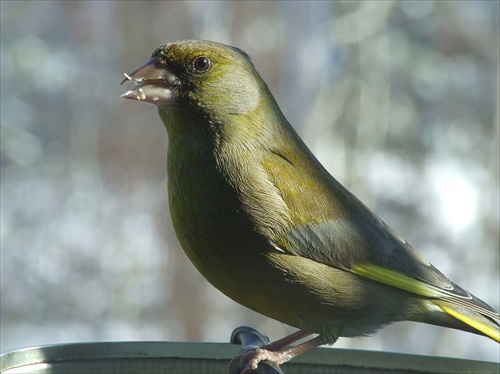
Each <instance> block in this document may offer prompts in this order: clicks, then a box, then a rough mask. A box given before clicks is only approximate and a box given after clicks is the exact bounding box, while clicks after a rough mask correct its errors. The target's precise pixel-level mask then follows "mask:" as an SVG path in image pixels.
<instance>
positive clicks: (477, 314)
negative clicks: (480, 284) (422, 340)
mask: <svg viewBox="0 0 500 374" xmlns="http://www.w3.org/2000/svg"><path fill="white" fill-rule="evenodd" d="M469 295H470V294H469ZM470 296H471V299H469V300H464V299H461V298H457V299H435V300H432V301H431V303H432V304H434V305H435V306H437V307H438V308H439V311H440V312H439V313H433V316H432V317H431V318H430V319H429V320H426V321H425V322H426V323H431V324H434V325H440V326H445V327H451V328H454V329H458V330H463V331H468V332H472V333H474V334H478V335H484V336H487V337H489V338H491V339H493V340H494V341H496V342H498V343H500V324H499V318H500V317H499V314H498V313H497V312H495V311H494V310H493V308H491V307H490V306H489V305H487V304H486V303H484V302H483V301H481V300H479V299H478V298H476V297H474V296H472V295H470ZM443 312H444V313H443Z"/></svg>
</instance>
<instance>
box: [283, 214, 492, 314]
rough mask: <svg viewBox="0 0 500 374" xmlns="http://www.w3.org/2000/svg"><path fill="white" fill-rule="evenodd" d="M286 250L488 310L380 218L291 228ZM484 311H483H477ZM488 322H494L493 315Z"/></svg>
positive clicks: (398, 286)
mask: <svg viewBox="0 0 500 374" xmlns="http://www.w3.org/2000/svg"><path fill="white" fill-rule="evenodd" d="M286 239H287V242H288V243H289V245H288V246H287V247H288V248H286V249H285V250H286V251H288V252H289V253H292V254H294V255H298V256H303V257H306V258H309V259H311V260H314V261H317V262H321V263H324V264H327V265H330V266H334V267H337V268H341V269H344V270H346V271H350V272H352V273H355V274H358V275H360V276H362V277H365V278H368V279H371V280H374V281H377V282H381V283H384V284H387V285H390V286H393V287H397V288H400V289H403V290H406V291H409V292H412V293H414V294H417V295H420V296H424V297H429V298H436V299H445V300H446V299H448V300H453V301H454V302H458V303H464V304H466V305H467V306H468V307H470V305H469V303H472V304H475V305H477V306H479V307H481V308H485V309H487V310H490V311H492V309H491V307H490V306H488V305H487V304H485V303H484V302H482V301H481V300H479V299H477V298H476V297H474V296H473V295H471V294H469V293H468V292H467V291H465V290H463V289H462V288H460V287H459V286H457V285H456V284H454V283H453V282H451V281H450V280H449V279H448V278H446V277H445V276H444V275H443V274H442V273H441V272H440V271H439V270H437V269H436V268H435V267H434V266H432V264H431V263H429V262H428V261H427V260H426V259H425V258H424V257H423V256H421V255H420V254H419V253H418V252H417V251H416V250H415V249H413V247H411V246H410V245H409V244H408V243H407V242H406V241H405V240H404V239H403V238H401V237H400V236H398V235H397V234H396V233H395V232H394V231H393V230H391V229H390V228H389V227H388V226H387V225H385V224H384V223H383V222H382V221H381V220H375V221H373V222H370V223H368V222H365V221H355V220H330V221H325V222H321V223H318V224H313V225H303V226H299V227H294V228H292V229H291V230H289V232H288V233H287V234H286ZM481 312H482V313H484V310H482V309H481ZM491 318H498V316H497V315H496V313H492V315H491Z"/></svg>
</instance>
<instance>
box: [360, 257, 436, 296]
mask: <svg viewBox="0 0 500 374" xmlns="http://www.w3.org/2000/svg"><path fill="white" fill-rule="evenodd" d="M351 272H352V273H354V274H357V275H360V276H362V277H365V278H368V279H371V280H374V281H377V282H380V283H384V284H387V285H389V286H393V287H397V288H400V289H402V290H405V291H409V292H412V293H414V294H417V295H421V296H426V297H434V298H439V297H443V293H441V292H439V291H438V290H436V289H434V288H432V287H431V286H430V285H429V284H427V283H424V282H422V281H419V280H417V279H414V278H411V277H408V276H406V275H404V274H401V273H399V272H397V271H394V270H390V269H385V268H382V267H380V266H377V265H371V264H360V265H355V266H353V267H352V269H351Z"/></svg>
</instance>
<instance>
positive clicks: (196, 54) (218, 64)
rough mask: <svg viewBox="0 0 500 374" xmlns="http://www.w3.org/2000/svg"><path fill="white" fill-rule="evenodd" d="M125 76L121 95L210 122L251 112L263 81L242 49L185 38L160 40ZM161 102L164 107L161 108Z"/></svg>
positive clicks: (263, 90) (263, 87)
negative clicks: (127, 85) (147, 57)
mask: <svg viewBox="0 0 500 374" xmlns="http://www.w3.org/2000/svg"><path fill="white" fill-rule="evenodd" d="M125 76H126V78H125V79H124V80H123V82H122V83H125V82H131V83H133V84H134V87H133V88H132V89H131V90H129V91H127V92H126V93H125V94H123V95H122V97H124V98H127V99H133V100H138V101H143V102H146V103H150V104H153V105H155V106H158V107H159V108H160V112H161V111H162V110H164V111H168V110H170V109H169V108H172V107H175V108H180V109H186V110H189V111H191V112H196V113H197V114H199V115H201V116H202V117H204V118H205V119H208V120H209V121H211V122H218V123H225V122H227V121H228V120H230V117H231V116H239V115H245V116H248V115H251V113H252V112H253V111H254V110H255V109H256V108H257V107H258V106H259V105H260V104H261V98H262V97H266V96H267V92H266V91H267V86H266V85H265V83H264V82H263V80H262V79H261V78H260V76H259V75H258V73H257V72H256V70H255V68H254V66H253V64H252V62H251V60H250V58H249V57H248V55H246V54H245V53H244V52H243V51H241V50H239V49H237V48H234V47H230V46H227V45H223V44H219V43H215V42H210V41H201V40H186V41H180V42H174V43H170V44H166V45H163V46H161V47H159V48H158V49H156V51H154V53H153V54H152V56H151V59H150V60H149V61H148V62H147V63H146V64H145V65H143V66H141V67H140V68H139V69H137V70H135V71H134V72H133V73H131V74H130V75H127V74H126V75H125ZM162 107H164V108H162Z"/></svg>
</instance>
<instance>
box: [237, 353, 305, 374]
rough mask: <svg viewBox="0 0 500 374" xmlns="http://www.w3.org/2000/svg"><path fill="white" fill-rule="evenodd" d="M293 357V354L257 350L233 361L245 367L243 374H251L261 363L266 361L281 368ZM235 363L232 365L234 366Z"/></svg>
mask: <svg viewBox="0 0 500 374" xmlns="http://www.w3.org/2000/svg"><path fill="white" fill-rule="evenodd" d="M293 357H295V356H294V355H293V354H289V353H288V352H287V351H270V350H268V349H265V348H256V349H253V350H251V351H249V352H246V353H244V354H242V355H241V356H240V355H238V356H236V357H235V358H234V359H233V361H235V360H236V361H237V365H239V366H240V367H243V368H244V369H243V371H242V372H241V374H251V373H254V372H255V370H257V368H258V367H259V363H260V362H262V361H266V362H268V363H270V364H272V365H275V366H280V365H281V364H284V363H285V362H288V361H289V360H291V359H292V358H293ZM232 364H233V363H231V365H232Z"/></svg>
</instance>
